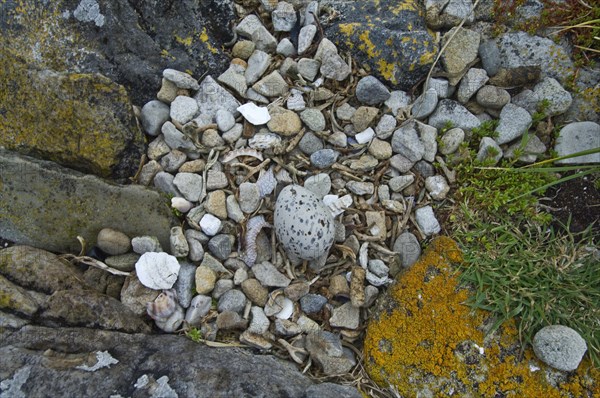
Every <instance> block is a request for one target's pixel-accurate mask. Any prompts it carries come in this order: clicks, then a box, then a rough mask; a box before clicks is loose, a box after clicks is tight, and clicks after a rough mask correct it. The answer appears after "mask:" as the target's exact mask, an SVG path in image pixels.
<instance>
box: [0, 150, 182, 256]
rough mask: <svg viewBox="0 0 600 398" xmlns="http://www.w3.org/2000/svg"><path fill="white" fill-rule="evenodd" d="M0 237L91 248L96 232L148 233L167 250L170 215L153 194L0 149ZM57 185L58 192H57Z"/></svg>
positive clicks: (63, 248)
mask: <svg viewBox="0 0 600 398" xmlns="http://www.w3.org/2000/svg"><path fill="white" fill-rule="evenodd" d="M0 170H1V173H0V182H1V184H0V236H1V237H3V238H5V239H8V240H11V241H13V242H16V243H20V244H25V245H35V246H37V247H40V248H43V249H47V250H51V251H56V252H67V251H68V252H74V253H77V252H78V251H79V249H80V245H79V242H78V241H77V239H76V238H77V236H78V235H80V236H82V237H83V238H84V239H85V240H86V242H87V243H88V245H89V246H88V247H91V246H93V245H94V244H95V242H96V237H97V234H98V232H99V231H100V230H101V229H102V228H114V229H119V230H121V231H122V232H124V233H125V234H127V235H128V236H138V235H153V236H157V237H158V238H159V241H160V243H161V245H162V246H163V247H169V230H170V226H171V222H172V214H171V212H170V211H169V208H168V206H166V205H165V199H163V198H162V197H161V196H160V195H159V194H158V193H157V192H156V191H152V190H149V189H147V188H145V187H142V186H140V185H129V186H119V185H114V184H108V183H106V182H104V181H102V180H100V179H99V178H97V177H94V176H90V175H83V174H81V173H78V172H76V171H72V170H68V169H65V168H63V167H60V166H59V165H57V164H54V163H52V162H47V161H41V160H35V159H33V158H29V157H27V156H21V155H17V154H15V153H13V152H10V151H4V150H0ZM58 187H60V189H57V188H58Z"/></svg>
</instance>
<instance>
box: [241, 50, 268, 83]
mask: <svg viewBox="0 0 600 398" xmlns="http://www.w3.org/2000/svg"><path fill="white" fill-rule="evenodd" d="M270 64H271V56H270V55H269V54H267V53H266V52H264V51H261V50H254V52H253V53H252V55H251V56H250V58H249V59H248V68H247V69H246V71H245V73H244V75H245V77H246V83H247V84H248V85H250V84H254V83H256V82H257V81H258V79H260V78H261V77H262V75H263V74H264V73H265V72H266V71H267V69H268V68H269V65H270Z"/></svg>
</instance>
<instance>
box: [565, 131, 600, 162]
mask: <svg viewBox="0 0 600 398" xmlns="http://www.w3.org/2000/svg"><path fill="white" fill-rule="evenodd" d="M598 147H600V125H599V124H597V123H594V122H575V123H570V124H567V125H566V126H565V127H563V128H562V130H560V133H559V134H558V138H557V139H556V144H555V145H554V150H555V151H556V153H557V155H558V156H567V155H571V154H574V153H577V152H581V151H587V150H589V149H594V148H598ZM557 163H558V164H583V163H600V153H595V154H590V155H585V156H578V157H576V158H569V159H563V160H559V161H558V162H557Z"/></svg>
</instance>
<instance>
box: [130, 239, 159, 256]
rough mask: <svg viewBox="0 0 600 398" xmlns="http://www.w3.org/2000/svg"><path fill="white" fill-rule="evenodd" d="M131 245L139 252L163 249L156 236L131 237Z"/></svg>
mask: <svg viewBox="0 0 600 398" xmlns="http://www.w3.org/2000/svg"><path fill="white" fill-rule="evenodd" d="M131 247H132V248H133V251H134V252H136V253H137V254H144V253H148V252H157V253H159V252H162V251H163V249H162V247H161V246H160V242H159V241H158V238H157V237H156V236H136V237H135V238H133V239H131Z"/></svg>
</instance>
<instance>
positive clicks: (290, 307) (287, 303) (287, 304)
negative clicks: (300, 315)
mask: <svg viewBox="0 0 600 398" xmlns="http://www.w3.org/2000/svg"><path fill="white" fill-rule="evenodd" d="M279 304H280V305H281V307H282V308H281V311H279V312H278V313H276V314H275V317H276V318H279V319H289V318H290V317H291V316H292V314H293V313H294V302H293V301H292V300H290V299H289V298H287V297H284V298H283V300H280V301H279Z"/></svg>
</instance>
